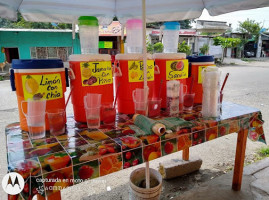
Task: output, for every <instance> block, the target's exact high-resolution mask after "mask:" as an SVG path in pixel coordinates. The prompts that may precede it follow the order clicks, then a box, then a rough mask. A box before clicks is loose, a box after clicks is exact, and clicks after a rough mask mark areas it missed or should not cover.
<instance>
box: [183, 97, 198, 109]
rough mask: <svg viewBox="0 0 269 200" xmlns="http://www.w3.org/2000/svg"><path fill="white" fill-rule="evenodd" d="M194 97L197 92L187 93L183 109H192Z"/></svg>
mask: <svg viewBox="0 0 269 200" xmlns="http://www.w3.org/2000/svg"><path fill="white" fill-rule="evenodd" d="M194 97H195V93H191V94H185V95H184V103H183V109H184V110H186V111H191V110H192V108H193V103H194Z"/></svg>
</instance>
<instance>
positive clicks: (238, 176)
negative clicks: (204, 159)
mask: <svg viewBox="0 0 269 200" xmlns="http://www.w3.org/2000/svg"><path fill="white" fill-rule="evenodd" d="M246 130H247V129H246ZM247 135H248V131H245V129H244V128H243V127H241V128H240V130H239V133H238V135H237V145H236V154H235V161H234V175H233V185H232V188H233V190H235V191H239V190H241V184H242V176H243V168H244V160H245V151H246V144H247Z"/></svg>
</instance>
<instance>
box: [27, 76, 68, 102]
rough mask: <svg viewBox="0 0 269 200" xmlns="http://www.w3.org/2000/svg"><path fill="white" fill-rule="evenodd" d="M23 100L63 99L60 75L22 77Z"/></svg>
mask: <svg viewBox="0 0 269 200" xmlns="http://www.w3.org/2000/svg"><path fill="white" fill-rule="evenodd" d="M22 85H23V94H24V99H25V100H27V99H31V98H35V99H42V98H45V99H46V100H53V99H59V98H62V97H63V88H62V79H61V74H60V73H57V74H44V75H41V74H40V75H23V76H22Z"/></svg>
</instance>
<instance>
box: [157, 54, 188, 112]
mask: <svg viewBox="0 0 269 200" xmlns="http://www.w3.org/2000/svg"><path fill="white" fill-rule="evenodd" d="M153 59H154V60H155V65H157V66H158V67H159V70H160V72H159V73H158V74H155V78H154V97H159V96H160V97H161V98H162V108H166V107H167V105H166V104H167V102H166V100H167V99H166V98H167V94H166V91H167V82H168V81H171V80H177V81H179V82H180V84H183V85H186V84H187V81H186V80H187V78H188V70H189V69H188V68H189V66H188V65H189V64H188V60H187V59H186V54H185V53H155V54H153ZM182 88H184V87H182ZM180 103H182V102H180Z"/></svg>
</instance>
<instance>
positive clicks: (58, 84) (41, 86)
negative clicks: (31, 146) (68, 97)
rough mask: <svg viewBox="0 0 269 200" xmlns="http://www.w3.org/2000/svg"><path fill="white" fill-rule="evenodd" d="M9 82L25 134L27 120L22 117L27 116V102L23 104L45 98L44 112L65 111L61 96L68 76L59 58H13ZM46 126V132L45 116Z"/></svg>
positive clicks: (62, 96)
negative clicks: (15, 95)
mask: <svg viewBox="0 0 269 200" xmlns="http://www.w3.org/2000/svg"><path fill="white" fill-rule="evenodd" d="M10 82H11V87H12V90H13V91H16V94H17V100H18V110H19V117H20V126H21V129H22V130H25V131H28V126H27V121H26V117H25V115H24V114H23V112H25V113H27V103H22V101H27V100H41V99H46V101H47V102H46V111H49V110H55V109H65V97H64V93H65V91H66V86H68V77H67V69H65V68H64V66H63V62H62V60H60V59H50V60H39V59H33V60H32V59H25V60H17V59H13V60H12V69H11V71H10ZM65 122H66V119H65ZM45 123H46V130H49V123H48V118H47V117H46V122H45Z"/></svg>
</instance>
